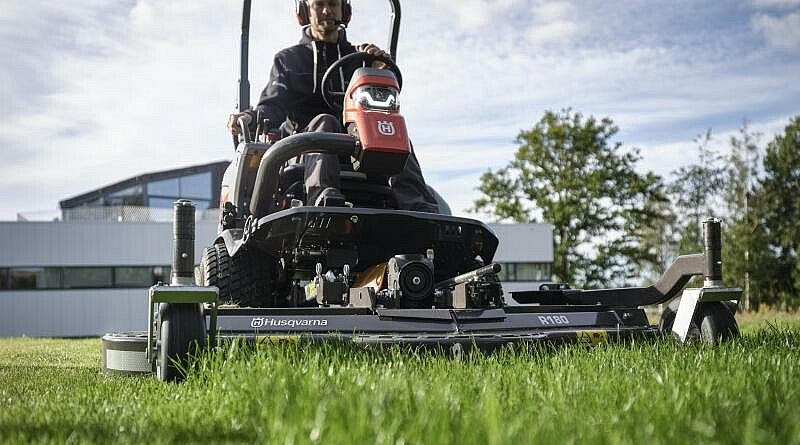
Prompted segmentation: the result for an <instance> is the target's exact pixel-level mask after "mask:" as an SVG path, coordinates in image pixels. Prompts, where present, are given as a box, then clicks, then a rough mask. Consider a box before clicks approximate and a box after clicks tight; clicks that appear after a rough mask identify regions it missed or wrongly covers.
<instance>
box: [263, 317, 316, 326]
mask: <svg viewBox="0 0 800 445" xmlns="http://www.w3.org/2000/svg"><path fill="white" fill-rule="evenodd" d="M299 326H307V327H308V326H328V320H325V319H309V318H294V319H277V318H268V317H253V318H252V319H250V327H251V328H253V329H260V328H263V327H274V328H279V327H288V328H295V327H299Z"/></svg>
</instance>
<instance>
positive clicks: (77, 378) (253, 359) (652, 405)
mask: <svg viewBox="0 0 800 445" xmlns="http://www.w3.org/2000/svg"><path fill="white" fill-rule="evenodd" d="M745 333H746V334H745V336H744V337H743V338H742V339H740V340H738V341H736V342H733V343H729V344H726V345H723V346H720V347H709V346H703V345H688V346H681V345H677V344H675V343H673V342H671V341H660V342H656V343H634V344H623V345H607V346H601V347H596V348H589V349H587V348H585V347H581V346H567V347H536V348H532V349H530V350H520V349H517V350H516V351H502V352H500V353H497V354H492V355H481V354H469V355H467V356H465V358H464V359H463V360H461V361H456V360H452V359H450V358H447V357H445V356H442V355H436V354H422V353H420V354H415V353H412V352H408V351H405V352H404V351H400V350H391V351H384V352H379V351H373V350H363V349H360V348H357V347H351V346H347V345H314V346H312V345H301V344H287V345H271V346H264V347H260V348H259V349H258V350H257V351H248V350H246V349H245V348H240V347H233V348H228V349H227V350H225V351H223V352H218V353H216V354H213V355H209V356H206V357H203V358H201V359H200V360H199V361H198V363H197V365H196V366H197V369H196V370H195V371H194V372H193V373H191V375H190V377H189V379H188V380H187V381H186V382H185V383H183V384H179V385H176V384H162V383H159V382H157V381H156V380H155V379H154V378H152V377H136V378H130V377H108V376H105V375H101V374H99V372H98V370H99V367H100V360H99V358H100V341H99V340H98V339H90V340H41V339H0V442H3V443H8V442H10V443H28V442H40V441H43V442H59V443H61V442H72V441H74V442H103V443H108V442H112V441H113V442H135V443H143V442H145V441H146V442H170V441H172V442H178V441H180V442H184V441H188V442H204V443H216V442H257V443H281V444H283V443H287V444H289V443H298V444H299V443H315V442H318V443H348V444H349V443H358V444H361V443H383V444H398V443H405V444H418V443H429V444H438V443H459V444H471V443H476V444H484V443H489V444H491V443H521V444H527V443H648V444H650V443H654V444H659V443H664V444H676V443H781V444H786V443H800V324H798V323H795V322H791V323H784V322H781V323H780V324H769V323H755V322H753V323H751V324H749V325H747V326H746V329H745Z"/></svg>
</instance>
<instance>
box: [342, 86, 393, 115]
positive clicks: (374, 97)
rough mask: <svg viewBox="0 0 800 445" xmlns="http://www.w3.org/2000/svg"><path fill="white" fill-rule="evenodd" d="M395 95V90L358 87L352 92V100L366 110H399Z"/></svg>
mask: <svg viewBox="0 0 800 445" xmlns="http://www.w3.org/2000/svg"><path fill="white" fill-rule="evenodd" d="M397 95H398V93H397V90H395V89H394V88H385V87H358V88H356V91H355V92H353V100H354V101H356V102H357V103H359V104H361V105H363V106H365V107H368V108H377V109H379V110H397V109H399V108H400V101H399V100H398V98H397Z"/></svg>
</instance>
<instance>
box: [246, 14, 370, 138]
mask: <svg viewBox="0 0 800 445" xmlns="http://www.w3.org/2000/svg"><path fill="white" fill-rule="evenodd" d="M355 51H356V49H355V47H353V45H351V44H350V42H348V41H347V36H346V35H345V33H344V30H342V31H340V32H339V43H327V42H320V41H314V40H313V39H312V38H311V37H310V35H309V34H308V30H307V28H305V29H304V32H303V37H302V39H300V43H299V44H297V45H295V46H292V47H289V48H286V49H284V50H281V51H280V52H279V53H278V54H276V55H275V60H274V62H273V65H272V71H270V76H269V83H267V86H266V87H265V88H264V91H262V92H261V99H259V101H258V105H257V106H256V108H255V111H254V112H253V114H254V115H255V112H257V111H261V117H262V119H268V120H269V128H277V127H279V126H280V125H281V124H282V123H284V121H285V122H286V130H287V131H288V132H289V133H294V132H296V131H302V130H303V129H304V128H305V127H306V126H307V125H308V123H309V122H310V121H311V119H313V118H314V117H315V116H317V115H318V114H323V113H328V114H340V113H336V112H335V111H334V110H331V109H330V108H329V107H328V106H327V105H325V101H324V100H323V99H322V86H321V84H322V76H323V75H324V74H325V71H327V69H328V67H329V66H331V64H333V63H334V62H335V61H337V60H338V59H339V58H341V57H344V56H346V55H348V54H351V53H354V52H355ZM355 68H356V67H355V66H350V67H343V69H342V70H341V72H339V71H340V70H337V72H335V73H333V74H332V75H331V80H329V83H330V84H331V85H332V88H333V90H334V91H345V89H346V88H347V83H348V82H349V81H350V77H352V75H353V71H354V70H355ZM254 117H255V116H254ZM338 117H339V118H340V119H341V116H338ZM254 124H255V123H254Z"/></svg>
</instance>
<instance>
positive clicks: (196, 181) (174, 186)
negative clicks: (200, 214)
mask: <svg viewBox="0 0 800 445" xmlns="http://www.w3.org/2000/svg"><path fill="white" fill-rule="evenodd" d="M213 197H214V194H213V190H212V181H211V172H205V173H198V174H195V175H188V176H181V177H178V178H169V179H162V180H160V181H151V182H149V183H147V198H148V204H147V205H148V206H149V207H156V208H163V209H168V208H172V205H173V203H174V202H175V201H177V200H178V199H182V198H184V199H191V200H192V201H194V203H195V205H196V206H197V208H198V209H209V208H211V202H212V199H213Z"/></svg>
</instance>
